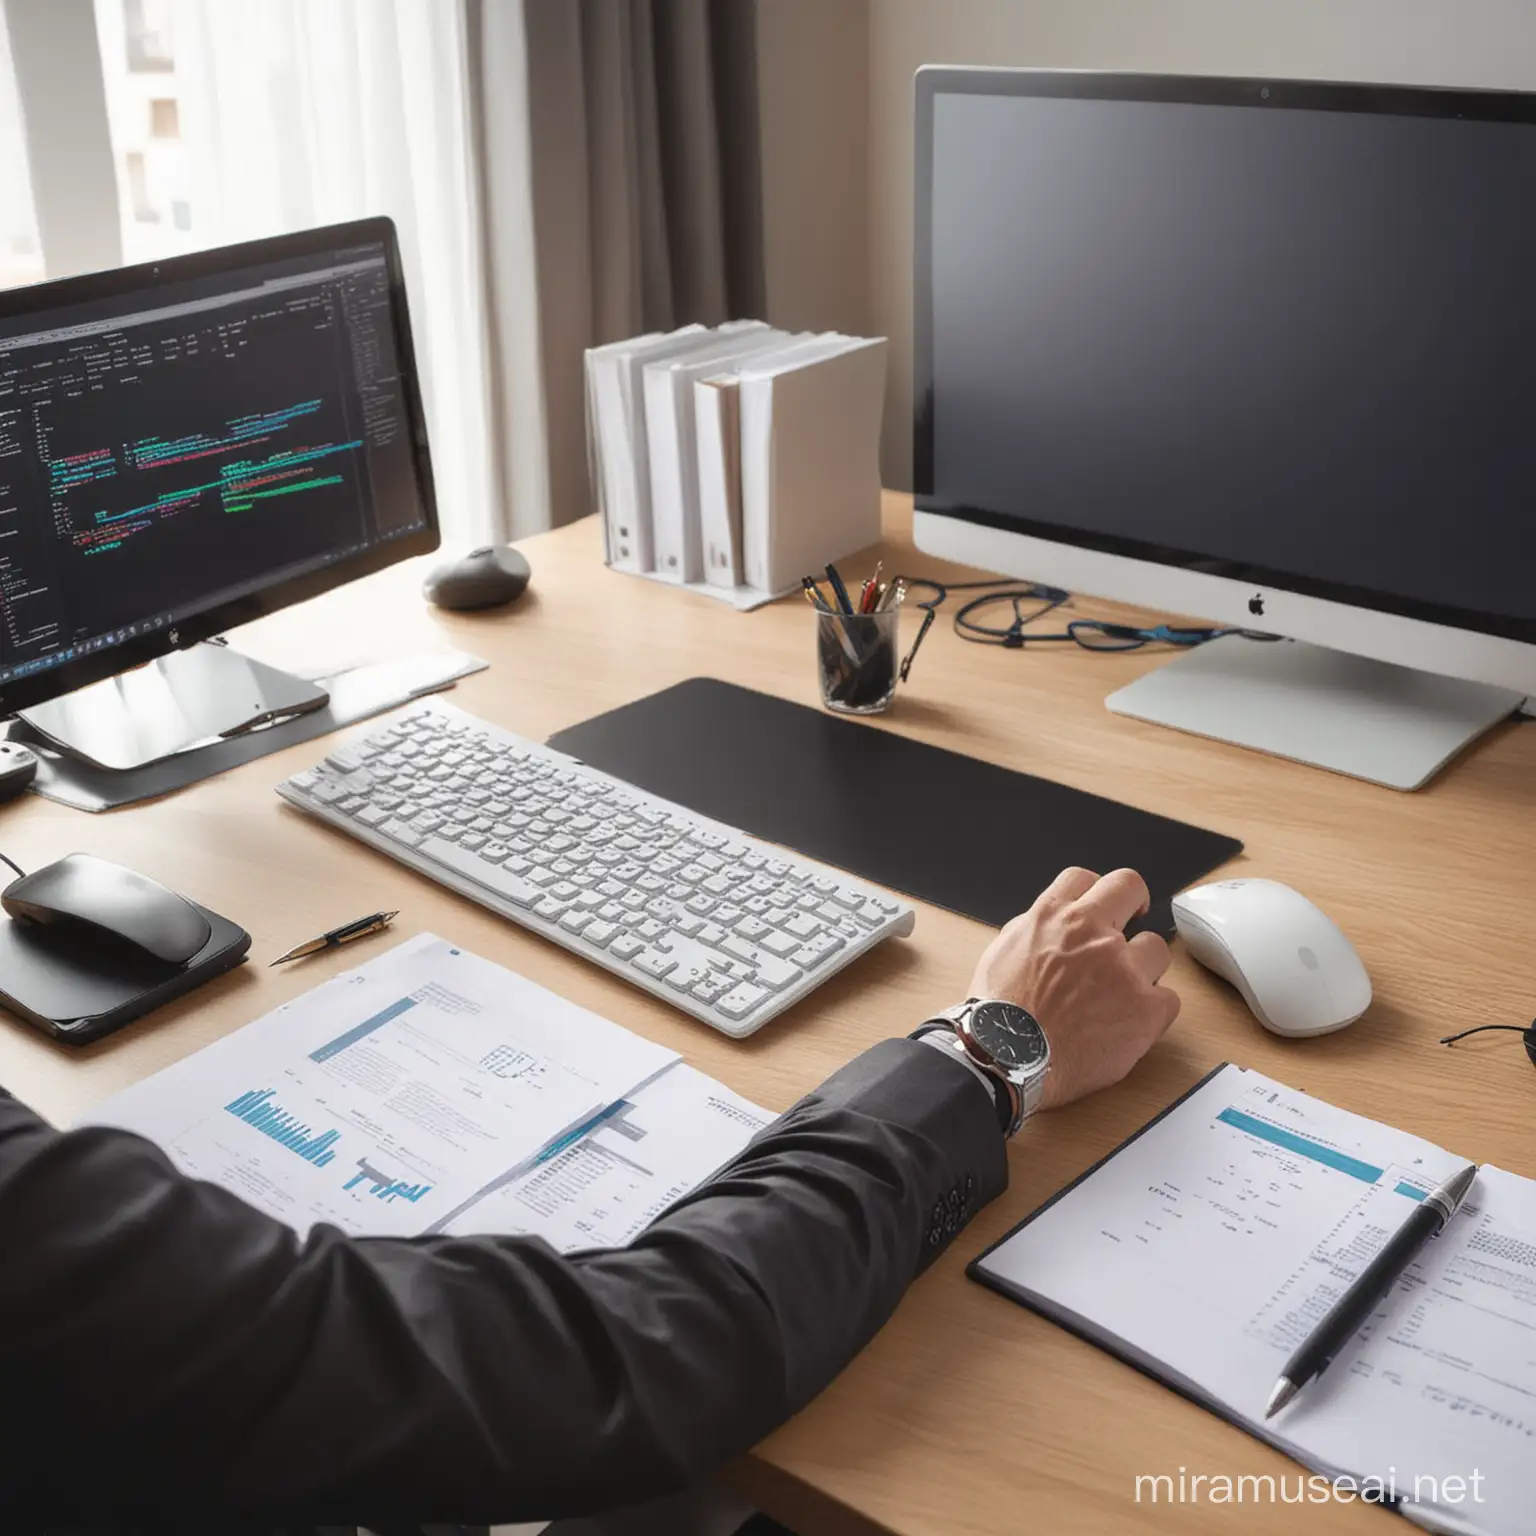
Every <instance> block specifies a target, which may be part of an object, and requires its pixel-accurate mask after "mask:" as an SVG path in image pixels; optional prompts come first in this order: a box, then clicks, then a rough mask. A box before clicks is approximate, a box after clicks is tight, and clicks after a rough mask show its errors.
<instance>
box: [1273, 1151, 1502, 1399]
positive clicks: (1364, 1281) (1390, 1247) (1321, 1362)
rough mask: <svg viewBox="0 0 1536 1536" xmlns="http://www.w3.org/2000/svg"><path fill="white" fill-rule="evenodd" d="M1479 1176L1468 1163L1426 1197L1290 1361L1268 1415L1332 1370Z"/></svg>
mask: <svg viewBox="0 0 1536 1536" xmlns="http://www.w3.org/2000/svg"><path fill="white" fill-rule="evenodd" d="M1476 1178H1477V1164H1476V1163H1468V1164H1467V1166H1466V1167H1465V1168H1463V1169H1461V1171H1460V1172H1459V1173H1453V1174H1452V1175H1451V1176H1450V1178H1448V1179H1447V1180H1446V1181H1445V1183H1444V1184H1442V1185H1441V1186H1440V1187H1439V1188H1438V1189H1432V1190H1431V1191H1430V1192H1429V1193H1428V1194H1427V1195H1425V1196H1424V1198H1423V1199H1422V1200H1421V1201H1420V1202H1419V1204H1418V1206H1417V1207H1416V1208H1415V1209H1414V1211H1413V1214H1412V1215H1410V1216H1409V1217H1408V1219H1407V1220H1406V1221H1405V1222H1404V1223H1403V1224H1402V1226H1400V1227H1399V1228H1398V1229H1397V1231H1396V1232H1394V1233H1393V1234H1392V1236H1391V1237H1389V1238H1388V1239H1387V1241H1386V1243H1385V1244H1384V1245H1383V1246H1382V1248H1381V1249H1380V1251H1379V1252H1378V1253H1377V1254H1376V1257H1375V1258H1373V1259H1372V1260H1371V1261H1370V1263H1369V1264H1367V1265H1366V1266H1365V1268H1364V1269H1362V1270H1361V1271H1360V1273H1359V1274H1358V1275H1357V1276H1356V1277H1355V1279H1354V1282H1353V1283H1352V1284H1351V1285H1350V1286H1349V1288H1348V1289H1347V1290H1346V1291H1345V1292H1344V1294H1343V1295H1342V1296H1341V1297H1339V1299H1338V1300H1337V1301H1336V1302H1334V1304H1333V1306H1332V1307H1331V1308H1330V1309H1329V1311H1328V1313H1327V1314H1326V1316H1324V1318H1323V1320H1322V1321H1321V1322H1320V1323H1319V1324H1318V1325H1317V1327H1316V1328H1314V1329H1313V1330H1312V1332H1311V1333H1310V1334H1309V1335H1308V1336H1307V1338H1306V1339H1305V1340H1303V1342H1302V1344H1301V1346H1300V1348H1299V1349H1297V1351H1296V1352H1295V1354H1293V1355H1292V1356H1291V1358H1290V1359H1289V1360H1288V1361H1287V1362H1286V1366H1285V1369H1284V1370H1283V1371H1281V1373H1280V1379H1279V1380H1278V1381H1277V1382H1276V1383H1275V1387H1274V1390H1273V1391H1272V1392H1271V1393H1270V1394H1269V1402H1268V1403H1267V1404H1266V1405H1265V1408H1264V1417H1265V1418H1266V1419H1271V1418H1273V1417H1274V1416H1275V1415H1276V1414H1277V1413H1279V1411H1280V1410H1281V1409H1282V1408H1284V1407H1285V1405H1286V1404H1287V1403H1288V1402H1290V1400H1291V1399H1292V1398H1293V1397H1295V1396H1296V1394H1297V1393H1298V1392H1299V1391H1301V1389H1302V1388H1303V1387H1304V1386H1306V1384H1307V1383H1308V1382H1309V1381H1314V1380H1316V1378H1317V1377H1319V1376H1321V1375H1322V1374H1323V1372H1324V1371H1326V1370H1327V1369H1328V1367H1329V1365H1330V1364H1332V1362H1333V1357H1334V1356H1335V1355H1336V1354H1338V1352H1339V1351H1340V1350H1341V1349H1343V1347H1344V1346H1345V1345H1346V1344H1347V1343H1349V1341H1350V1340H1351V1339H1352V1338H1354V1336H1355V1335H1356V1334H1357V1333H1358V1332H1359V1331H1360V1329H1361V1328H1362V1327H1364V1325H1365V1323H1366V1320H1367V1319H1368V1318H1369V1317H1370V1315H1371V1313H1372V1312H1373V1311H1374V1310H1375V1308H1376V1303H1377V1302H1378V1301H1380V1300H1381V1298H1382V1297H1383V1296H1384V1295H1385V1294H1386V1292H1387V1291H1389V1290H1390V1289H1391V1288H1392V1286H1393V1285H1395V1284H1396V1283H1397V1281H1398V1280H1399V1279H1400V1278H1401V1277H1402V1274H1403V1271H1404V1270H1405V1269H1407V1268H1408V1266H1409V1265H1410V1264H1411V1263H1413V1261H1414V1259H1415V1258H1416V1257H1417V1256H1418V1252H1419V1249H1421V1248H1422V1247H1423V1246H1424V1244H1425V1243H1427V1242H1428V1241H1429V1240H1430V1238H1432V1237H1436V1236H1438V1235H1439V1234H1440V1233H1441V1232H1442V1231H1443V1230H1444V1229H1445V1225H1446V1223H1447V1222H1448V1221H1450V1219H1451V1217H1453V1216H1454V1215H1455V1214H1456V1212H1457V1209H1458V1208H1459V1207H1460V1205H1461V1202H1462V1201H1463V1200H1465V1199H1466V1197H1467V1191H1468V1190H1470V1189H1471V1188H1472V1184H1473V1181H1474V1180H1475V1179H1476Z"/></svg>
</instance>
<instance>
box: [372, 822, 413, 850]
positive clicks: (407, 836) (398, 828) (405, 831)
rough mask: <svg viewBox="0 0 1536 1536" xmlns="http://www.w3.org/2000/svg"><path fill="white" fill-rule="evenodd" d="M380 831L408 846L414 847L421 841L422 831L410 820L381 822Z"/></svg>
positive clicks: (383, 834)
mask: <svg viewBox="0 0 1536 1536" xmlns="http://www.w3.org/2000/svg"><path fill="white" fill-rule="evenodd" d="M379 832H380V834H381V835H382V836H384V837H388V838H392V839H393V840H394V841H395V842H397V843H401V844H403V845H404V846H405V847H407V848H414V847H416V846H417V845H418V844H419V843H420V842H421V833H419V832H418V831H417V830H416V829H415V827H413V826H412V825H411V824H410V823H409V822H408V821H399V820H393V819H392V820H390V821H386V822H383V823H381V824H380V826H379Z"/></svg>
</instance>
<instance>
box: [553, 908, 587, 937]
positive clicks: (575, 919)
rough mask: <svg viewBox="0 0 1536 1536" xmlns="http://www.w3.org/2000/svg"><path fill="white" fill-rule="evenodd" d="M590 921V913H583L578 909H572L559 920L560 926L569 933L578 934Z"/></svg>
mask: <svg viewBox="0 0 1536 1536" xmlns="http://www.w3.org/2000/svg"><path fill="white" fill-rule="evenodd" d="M591 921H592V914H591V913H590V912H583V911H581V910H580V908H574V907H573V908H572V909H571V911H569V912H567V913H566V914H565V916H564V917H562V918H561V919H560V926H561V927H562V928H564V929H566V930H567V932H569V933H580V932H581V930H582V929H583V928H585V927H586V926H587V924H588V923H590V922H591Z"/></svg>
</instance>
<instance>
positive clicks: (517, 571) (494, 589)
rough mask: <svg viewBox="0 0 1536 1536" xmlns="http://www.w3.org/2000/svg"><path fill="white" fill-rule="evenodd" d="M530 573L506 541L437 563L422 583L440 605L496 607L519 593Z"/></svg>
mask: <svg viewBox="0 0 1536 1536" xmlns="http://www.w3.org/2000/svg"><path fill="white" fill-rule="evenodd" d="M531 574H532V573H531V572H530V571H529V569H528V562H527V561H526V560H525V559H523V557H522V556H521V555H520V554H519V553H518V552H517V551H516V550H515V549H513V548H512V547H511V545H509V544H483V545H481V547H480V548H479V549H472V550H470V552H469V553H468V554H467V555H461V556H460V557H459V558H458V559H457V560H448V561H445V562H444V563H443V564H442V565H440V566H438V567H437V568H436V569H435V570H434V571H433V572H432V574H431V575H430V576H428V577H427V579H426V582H425V583H424V584H423V586H422V589H421V590H422V592H423V593H424V594H425V595H426V599H427V601H428V602H429V603H435V604H436V605H437V606H438V607H439V608H455V609H466V608H495V607H498V606H499V605H500V604H502V603H510V602H511V601H512V599H513V598H514V597H518V596H520V595H521V594H522V591H523V589H524V588H525V587H526V586H527V585H528V578H529V576H530V575H531Z"/></svg>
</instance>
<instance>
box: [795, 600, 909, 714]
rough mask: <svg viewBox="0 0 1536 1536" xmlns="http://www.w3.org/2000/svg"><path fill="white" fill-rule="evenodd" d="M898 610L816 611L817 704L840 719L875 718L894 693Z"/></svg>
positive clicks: (887, 704)
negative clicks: (860, 611)
mask: <svg viewBox="0 0 1536 1536" xmlns="http://www.w3.org/2000/svg"><path fill="white" fill-rule="evenodd" d="M900 617H901V610H900V609H899V608H890V609H887V610H886V611H885V612H884V613H817V615H816V672H817V676H818V677H819V679H820V681H821V702H822V703H823V704H824V705H825V706H826V707H827V708H828V709H830V710H834V711H836V713H838V714H840V715H878V714H879V713H880V712H881V711H882V710H886V709H889V708H890V707H891V700H892V698H893V697H894V696H895V693H896V672H897V662H896V630H897V623H898V620H899V619H900Z"/></svg>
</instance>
